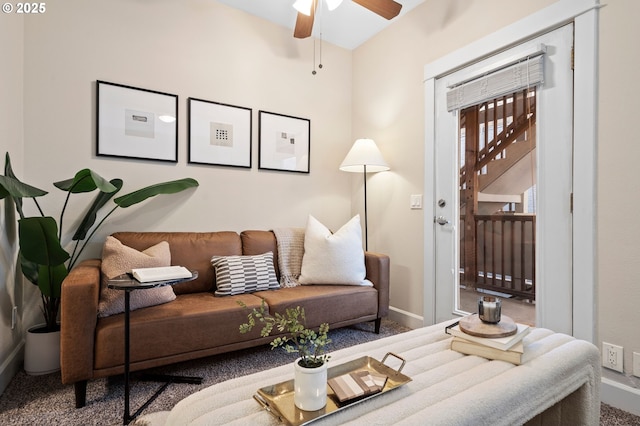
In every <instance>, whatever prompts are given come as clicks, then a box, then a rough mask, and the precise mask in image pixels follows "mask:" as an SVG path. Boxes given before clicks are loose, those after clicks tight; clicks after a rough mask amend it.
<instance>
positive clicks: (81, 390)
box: [73, 380, 87, 408]
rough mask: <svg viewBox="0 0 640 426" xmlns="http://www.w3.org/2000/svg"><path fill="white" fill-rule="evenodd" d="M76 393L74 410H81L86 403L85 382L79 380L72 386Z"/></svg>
mask: <svg viewBox="0 0 640 426" xmlns="http://www.w3.org/2000/svg"><path fill="white" fill-rule="evenodd" d="M73 388H74V390H75V393H76V408H82V407H84V406H85V405H86V403H87V380H81V381H79V382H75V383H74V384H73Z"/></svg>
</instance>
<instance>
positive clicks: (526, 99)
mask: <svg viewBox="0 0 640 426" xmlns="http://www.w3.org/2000/svg"><path fill="white" fill-rule="evenodd" d="M535 124H536V97H535V89H528V90H523V91H521V92H517V93H514V94H511V95H508V96H504V97H502V98H498V99H494V100H492V101H490V102H485V103H483V104H480V105H476V106H472V107H469V108H466V109H464V110H462V111H461V114H460V135H461V142H460V143H461V151H462V152H461V155H463V158H464V164H463V165H462V167H461V169H460V204H461V206H460V207H461V208H460V213H461V216H460V228H459V229H460V245H461V250H460V267H461V271H460V272H461V273H460V282H461V283H462V284H464V285H467V286H469V287H472V288H478V289H480V288H483V289H488V290H493V291H498V292H501V293H507V294H511V295H514V296H519V297H522V298H525V299H529V300H535V234H536V232H535V222H536V221H535V219H536V218H535V212H531V213H533V214H522V212H524V211H525V209H523V207H522V205H523V203H524V201H525V200H524V198H525V197H524V194H525V192H526V191H527V190H529V189H530V188H531V187H532V186H534V185H535V183H536V173H535V171H536V131H535V127H536V126H535ZM508 205H510V206H508ZM517 205H519V206H520V207H519V208H518V207H515V208H514V207H513V206H517ZM505 206H507V207H509V208H508V209H505ZM507 212H513V213H515V212H519V213H518V214H507Z"/></svg>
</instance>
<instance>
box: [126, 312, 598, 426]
mask: <svg viewBox="0 0 640 426" xmlns="http://www.w3.org/2000/svg"><path fill="white" fill-rule="evenodd" d="M447 324H448V323H441V324H436V325H433V326H430V327H425V328H420V329H417V330H412V331H410V332H407V333H403V334H398V335H394V336H391V337H387V338H384V339H380V340H377V341H373V342H369V343H364V344H361V345H357V346H353V347H350V348H346V349H343V350H340V351H336V352H334V353H333V354H332V359H331V364H333V365H337V364H340V363H343V362H347V361H351V360H354V359H357V358H360V357H362V356H371V357H373V358H375V359H378V360H382V358H383V357H384V355H385V354H386V353H387V352H389V351H391V352H394V353H397V354H398V355H400V356H401V357H403V358H404V359H405V360H406V365H405V367H404V369H403V370H402V373H403V374H405V375H407V376H409V377H410V378H411V379H412V381H411V382H409V383H407V384H405V385H403V386H401V387H399V388H397V389H394V390H392V391H389V392H386V393H383V394H381V395H379V396H377V397H374V398H371V399H369V400H366V401H363V402H361V403H358V404H354V405H352V406H350V407H348V408H345V409H343V410H340V411H338V412H335V413H333V414H332V415H330V416H327V417H324V418H322V419H319V420H318V421H316V422H314V423H313V424H314V425H316V424H317V425H343V424H347V425H356V424H357V425H362V424H367V425H474V426H477V425H492V426H495V425H507V426H512V425H519V424H525V423H526V424H531V425H545V426H546V425H598V424H599V417H600V394H599V389H600V354H599V351H598V349H597V348H596V347H595V346H594V345H592V344H591V343H588V342H585V341H581V340H577V339H574V338H573V337H571V336H567V335H564V334H558V333H554V332H552V331H550V330H547V329H542V328H535V329H533V330H532V331H531V333H530V334H529V335H528V336H527V337H525V340H524V344H525V353H524V355H523V363H522V365H519V366H516V365H513V364H510V363H507V362H503V361H489V360H487V359H484V358H481V357H477V356H469V355H463V354H460V353H458V352H455V351H452V350H450V349H449V346H450V339H451V337H450V336H449V335H447V334H445V332H444V328H445V325H447ZM292 377H293V366H292V365H284V366H282V367H278V368H274V369H271V370H267V371H263V372H260V373H256V374H252V375H249V376H244V377H239V378H236V379H233V380H229V381H226V382H222V383H218V384H216V385H213V386H211V387H209V388H206V389H204V390H202V391H200V392H197V393H195V394H193V395H191V396H189V397H187V398H185V399H184V400H182V401H180V402H179V403H178V404H176V406H175V407H174V408H173V409H172V410H171V411H170V412H160V413H151V414H147V415H145V416H143V417H141V418H139V419H138V422H136V424H148V425H154V426H155V425H187V424H189V425H217V424H224V425H247V424H251V425H277V424H279V422H278V421H277V419H276V418H275V417H273V416H272V415H271V414H270V413H268V412H266V411H264V410H263V409H262V408H261V406H260V405H259V404H258V403H257V402H256V401H255V400H254V399H253V398H252V397H253V395H254V394H255V392H256V391H257V390H258V389H259V388H262V387H265V386H268V385H272V384H276V383H280V382H283V381H287V380H290V379H292Z"/></svg>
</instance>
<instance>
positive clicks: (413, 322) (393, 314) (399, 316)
mask: <svg viewBox="0 0 640 426" xmlns="http://www.w3.org/2000/svg"><path fill="white" fill-rule="evenodd" d="M388 318H389V319H390V320H391V321H395V322H397V323H398V324H401V325H404V326H405V327H409V328H411V329H416V328H421V327H424V318H422V317H421V316H419V315H416V314H412V313H411V312H407V311H403V310H402V309H399V308H394V307H393V306H389V315H388Z"/></svg>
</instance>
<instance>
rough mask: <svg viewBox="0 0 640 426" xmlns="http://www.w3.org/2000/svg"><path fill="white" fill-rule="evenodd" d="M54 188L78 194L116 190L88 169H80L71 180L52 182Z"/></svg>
mask: <svg viewBox="0 0 640 426" xmlns="http://www.w3.org/2000/svg"><path fill="white" fill-rule="evenodd" d="M54 185H55V186H56V188H59V189H62V190H63V191H67V192H71V193H72V194H78V193H81V192H91V191H93V190H94V189H96V188H97V189H99V190H100V191H101V192H107V193H111V192H115V191H117V189H118V188H116V187H115V186H114V185H112V184H111V183H109V182H108V181H107V180H106V179H105V178H103V177H102V176H100V175H99V174H97V173H96V172H94V171H92V170H90V169H82V170H80V171H79V172H78V173H76V175H75V176H74V177H73V178H71V179H66V180H61V181H60V182H54Z"/></svg>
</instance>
